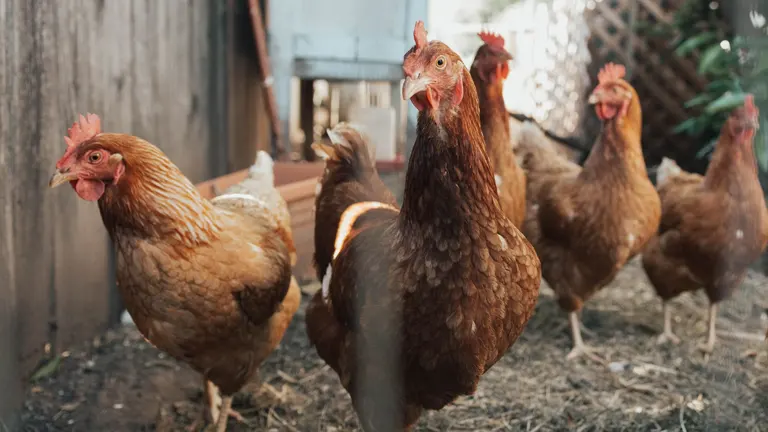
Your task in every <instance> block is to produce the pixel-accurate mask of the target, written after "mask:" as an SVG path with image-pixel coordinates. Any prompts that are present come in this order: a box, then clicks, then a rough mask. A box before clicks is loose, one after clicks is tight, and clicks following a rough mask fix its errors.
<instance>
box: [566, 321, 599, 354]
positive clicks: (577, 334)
mask: <svg viewBox="0 0 768 432" xmlns="http://www.w3.org/2000/svg"><path fill="white" fill-rule="evenodd" d="M568 322H569V323H570V324H571V334H572V335H573V349H572V350H571V352H569V353H568V355H567V356H566V357H565V359H566V360H574V359H576V358H578V357H581V356H582V355H584V356H587V358H589V359H590V360H593V361H595V362H597V363H601V364H605V360H603V359H602V358H600V357H599V356H597V355H596V354H594V353H593V352H592V351H593V349H592V348H591V347H589V346H587V345H586V344H585V343H584V340H583V339H582V338H581V323H580V322H579V316H578V313H577V312H576V311H574V312H571V313H569V314H568Z"/></svg>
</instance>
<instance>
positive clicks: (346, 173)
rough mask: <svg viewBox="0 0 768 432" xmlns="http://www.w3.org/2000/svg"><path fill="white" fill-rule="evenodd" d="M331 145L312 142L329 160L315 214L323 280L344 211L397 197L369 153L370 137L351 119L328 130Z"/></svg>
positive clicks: (317, 260) (390, 202)
mask: <svg viewBox="0 0 768 432" xmlns="http://www.w3.org/2000/svg"><path fill="white" fill-rule="evenodd" d="M328 137H329V138H330V140H331V143H330V145H329V144H328V143H325V142H317V143H314V144H312V148H313V149H314V150H315V153H317V155H318V157H320V158H321V159H323V160H325V173H324V174H323V176H322V178H321V179H320V183H319V184H318V189H317V196H318V197H320V196H321V195H322V199H317V202H316V207H315V218H316V220H321V221H322V223H316V224H315V255H314V260H315V269H316V271H317V278H318V279H319V280H323V277H325V271H326V269H327V268H328V265H329V264H330V263H331V259H332V256H333V250H334V241H335V239H336V231H337V230H338V227H339V219H341V214H342V213H344V210H346V209H347V207H349V206H350V205H352V204H354V203H356V202H361V201H376V202H381V203H384V204H387V205H389V206H392V207H396V206H397V200H396V199H395V197H394V195H392V192H390V191H389V189H387V186H386V185H384V182H382V181H381V177H379V174H378V172H377V171H376V165H375V164H374V161H373V159H372V158H371V156H370V154H369V153H368V147H367V145H366V141H367V137H366V136H365V135H364V133H363V132H362V131H359V130H358V129H356V128H354V127H352V126H350V125H349V124H347V123H339V124H337V125H336V126H335V127H334V128H333V129H329V130H328Z"/></svg>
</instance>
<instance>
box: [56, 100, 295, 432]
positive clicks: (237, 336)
mask: <svg viewBox="0 0 768 432" xmlns="http://www.w3.org/2000/svg"><path fill="white" fill-rule="evenodd" d="M65 140H66V142H67V150H66V152H65V154H64V156H63V157H62V158H61V159H60V160H59V161H58V162H57V163H56V172H55V174H54V175H53V177H52V178H51V181H50V183H49V186H50V187H56V186H58V185H61V184H63V183H67V182H70V183H71V185H72V187H73V188H74V189H75V191H76V193H77V195H78V196H79V197H80V198H82V199H85V200H88V201H98V205H99V210H100V212H101V217H102V220H103V222H104V226H105V227H106V229H107V231H108V232H109V234H110V237H111V238H112V241H113V242H114V244H115V247H116V251H117V284H118V287H119V290H120V293H121V295H122V298H123V301H124V303H125V306H126V309H127V310H128V312H129V313H130V314H131V316H132V317H133V320H134V322H135V323H136V326H137V328H138V329H139V331H140V332H141V333H142V334H143V335H144V337H146V338H147V340H148V341H149V342H150V343H152V344H153V345H154V346H156V347H157V348H159V349H161V350H163V351H165V352H167V353H168V354H170V355H171V356H173V357H174V358H176V359H178V360H180V361H183V362H186V363H188V364H189V365H191V366H192V368H194V369H195V370H196V371H198V372H200V373H201V374H203V377H204V379H205V382H206V385H205V388H206V396H207V397H206V403H207V404H208V405H209V412H208V414H209V415H210V416H211V421H214V420H215V421H217V430H218V431H223V430H225V429H226V423H227V417H228V416H229V415H230V414H234V412H233V411H230V410H231V403H232V397H231V396H232V394H233V393H235V392H236V391H238V390H239V389H240V388H242V387H243V385H245V384H246V383H247V382H248V381H249V380H250V379H251V378H252V377H253V376H254V375H255V374H256V372H257V370H258V367H259V365H260V364H261V363H262V362H263V361H264V359H266V358H267V356H268V355H269V354H270V353H271V352H272V351H273V350H274V348H275V347H276V346H277V344H278V343H279V342H280V340H281V339H282V337H283V334H284V332H285V329H286V327H287V326H288V324H289V322H290V321H291V318H292V317H293V314H294V313H295V312H296V310H297V308H298V306H299V301H300V293H299V288H298V285H297V284H296V281H295V280H294V279H293V278H292V276H291V265H290V256H289V246H288V245H289V244H290V243H291V232H290V227H286V226H283V225H282V224H281V221H280V218H279V217H278V215H277V214H276V213H275V212H274V211H273V209H271V208H270V207H269V206H268V205H266V204H265V203H264V202H262V201H261V200H258V199H255V198H254V197H252V196H250V195H244V194H233V195H222V196H219V197H217V198H215V199H214V200H212V201H208V200H205V199H203V198H202V197H201V196H200V194H199V193H198V192H197V189H195V187H194V185H192V183H191V182H190V181H189V180H188V179H187V178H186V177H184V175H183V174H182V173H181V171H179V169H178V168H177V167H176V166H175V165H174V164H173V163H172V162H171V161H170V160H169V159H168V158H167V157H166V156H165V155H164V154H163V153H162V152H161V151H160V149H158V148H157V147H155V146H154V145H152V144H150V143H148V142H147V141H144V140H142V139H141V138H137V137H135V136H131V135H124V134H114V133H101V130H100V120H99V118H98V117H97V116H95V115H88V118H87V119H84V118H83V117H82V116H81V118H80V122H79V123H75V125H74V126H72V128H71V129H70V130H69V136H68V137H67V138H65ZM219 395H223V397H222V398H221V399H222V400H221V409H220V410H219V407H218V406H217V403H216V400H217V399H218V398H219Z"/></svg>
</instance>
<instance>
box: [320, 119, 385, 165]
mask: <svg viewBox="0 0 768 432" xmlns="http://www.w3.org/2000/svg"><path fill="white" fill-rule="evenodd" d="M328 137H329V138H330V141H331V142H330V144H329V143H328V142H327V141H325V142H322V141H321V142H316V143H314V144H312V149H314V150H315V153H316V154H317V155H318V157H320V158H321V159H324V160H325V161H326V163H334V162H335V163H339V164H341V165H342V166H347V167H348V168H350V169H352V172H353V173H359V172H362V171H370V170H373V169H374V165H373V160H372V159H371V155H370V152H369V150H368V147H369V146H368V136H367V135H366V134H365V132H364V131H363V128H362V127H361V126H358V125H353V124H350V123H344V122H342V123H339V124H337V125H336V126H335V127H333V129H328Z"/></svg>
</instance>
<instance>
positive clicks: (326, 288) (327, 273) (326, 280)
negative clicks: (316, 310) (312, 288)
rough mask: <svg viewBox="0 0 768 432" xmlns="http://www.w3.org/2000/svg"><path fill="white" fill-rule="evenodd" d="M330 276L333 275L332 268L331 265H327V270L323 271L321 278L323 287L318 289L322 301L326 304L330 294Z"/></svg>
mask: <svg viewBox="0 0 768 432" xmlns="http://www.w3.org/2000/svg"><path fill="white" fill-rule="evenodd" d="M331 274H333V267H332V266H331V264H328V268H326V269H325V276H323V285H322V287H321V289H320V291H321V292H322V294H323V300H325V301H326V302H327V301H328V297H329V296H330V294H331Z"/></svg>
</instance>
